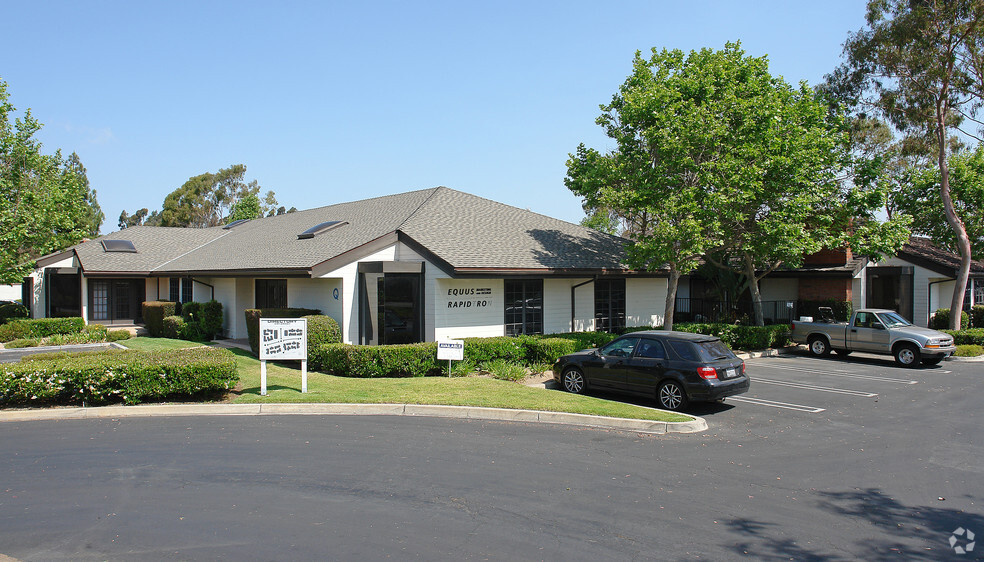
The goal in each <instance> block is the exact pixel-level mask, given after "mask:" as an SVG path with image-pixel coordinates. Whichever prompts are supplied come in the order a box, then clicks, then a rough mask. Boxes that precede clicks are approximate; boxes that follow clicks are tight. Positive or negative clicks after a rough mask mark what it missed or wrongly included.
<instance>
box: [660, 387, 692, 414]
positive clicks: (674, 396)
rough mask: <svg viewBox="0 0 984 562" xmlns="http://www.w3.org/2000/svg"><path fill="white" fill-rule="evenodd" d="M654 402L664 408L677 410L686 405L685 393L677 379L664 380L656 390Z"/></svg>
mask: <svg viewBox="0 0 984 562" xmlns="http://www.w3.org/2000/svg"><path fill="white" fill-rule="evenodd" d="M656 402H658V403H659V407H660V408H663V409H664V410H673V411H679V410H682V409H683V408H685V407H686V406H687V393H686V392H684V390H683V387H682V386H680V383H678V382H677V381H666V382H664V383H663V384H661V385H659V389H658V390H657V391H656Z"/></svg>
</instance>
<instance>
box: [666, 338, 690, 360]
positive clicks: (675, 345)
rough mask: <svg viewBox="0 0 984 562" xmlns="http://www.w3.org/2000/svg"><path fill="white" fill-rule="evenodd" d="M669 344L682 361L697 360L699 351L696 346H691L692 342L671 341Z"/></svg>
mask: <svg viewBox="0 0 984 562" xmlns="http://www.w3.org/2000/svg"><path fill="white" fill-rule="evenodd" d="M669 344H670V348H672V349H673V351H674V352H675V353H676V354H677V356H678V357H679V358H680V359H683V360H684V361H696V360H697V351H696V350H695V349H694V346H692V345H690V342H688V341H680V340H670V341H669Z"/></svg>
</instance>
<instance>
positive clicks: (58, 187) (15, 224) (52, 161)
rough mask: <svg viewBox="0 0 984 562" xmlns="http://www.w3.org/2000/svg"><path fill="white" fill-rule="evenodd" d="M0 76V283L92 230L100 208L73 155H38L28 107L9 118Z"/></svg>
mask: <svg viewBox="0 0 984 562" xmlns="http://www.w3.org/2000/svg"><path fill="white" fill-rule="evenodd" d="M14 111H15V108H14V107H13V105H12V104H11V103H10V96H9V94H8V93H7V84H6V83H5V82H4V81H2V80H0V282H3V283H19V282H20V281H21V280H22V279H23V277H24V276H25V275H26V274H28V273H29V272H30V271H31V270H32V269H33V268H34V260H35V259H36V258H37V257H39V256H42V255H45V254H48V253H51V252H54V251H56V250H61V249H63V248H66V247H68V246H71V245H73V244H76V243H78V242H79V241H81V240H82V239H83V238H85V237H86V236H92V235H95V234H98V232H99V224H100V223H101V222H102V218H103V216H102V211H101V210H100V209H99V204H98V203H97V202H96V193H95V191H93V190H92V189H91V188H90V186H89V181H88V179H87V178H86V175H85V168H84V167H83V166H82V163H81V161H80V160H79V158H78V155H75V154H73V155H71V156H70V157H69V158H67V159H66V158H62V156H61V152H60V151H56V152H55V153H54V154H43V153H42V152H41V142H40V141H38V140H37V139H36V138H35V134H36V133H37V132H38V131H39V130H40V129H41V123H39V122H38V121H37V120H36V119H35V118H34V117H33V116H32V115H31V112H30V110H28V111H26V112H25V113H24V116H23V117H20V118H17V117H12V116H13V113H14Z"/></svg>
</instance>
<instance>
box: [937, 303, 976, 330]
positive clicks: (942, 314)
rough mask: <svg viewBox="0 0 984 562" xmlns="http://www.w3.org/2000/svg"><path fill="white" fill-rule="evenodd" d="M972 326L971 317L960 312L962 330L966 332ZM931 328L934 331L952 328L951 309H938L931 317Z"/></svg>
mask: <svg viewBox="0 0 984 562" xmlns="http://www.w3.org/2000/svg"><path fill="white" fill-rule="evenodd" d="M968 326H970V316H969V315H968V314H967V313H966V312H964V311H962V310H961V311H960V329H961V330H966V329H967V327H968ZM929 327H930V328H932V329H934V330H947V329H949V328H950V309H949V308H938V309H936V312H934V313H933V315H932V316H930V317H929Z"/></svg>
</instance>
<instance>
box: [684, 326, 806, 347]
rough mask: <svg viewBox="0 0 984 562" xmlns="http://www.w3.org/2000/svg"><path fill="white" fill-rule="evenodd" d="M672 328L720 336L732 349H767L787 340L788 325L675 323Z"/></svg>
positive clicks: (780, 344) (782, 343)
mask: <svg viewBox="0 0 984 562" xmlns="http://www.w3.org/2000/svg"><path fill="white" fill-rule="evenodd" d="M673 329H674V330H678V331H680V332H691V333H694V334H706V335H709V336H716V337H719V338H721V341H723V342H724V343H726V344H728V346H729V347H731V348H733V349H743V350H752V349H767V348H770V347H782V346H785V345H786V343H787V342H788V341H789V335H790V334H789V326H787V325H785V324H776V325H773V326H736V325H734V324H691V323H686V324H677V325H675V326H674V327H673Z"/></svg>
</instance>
